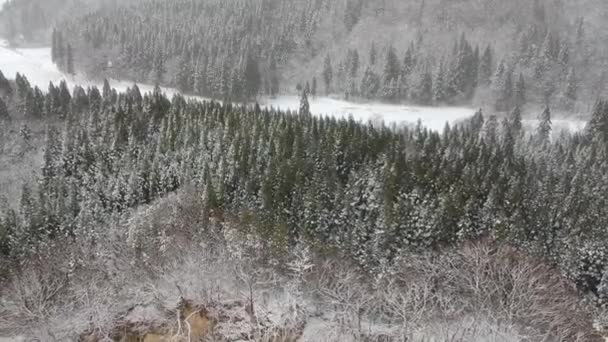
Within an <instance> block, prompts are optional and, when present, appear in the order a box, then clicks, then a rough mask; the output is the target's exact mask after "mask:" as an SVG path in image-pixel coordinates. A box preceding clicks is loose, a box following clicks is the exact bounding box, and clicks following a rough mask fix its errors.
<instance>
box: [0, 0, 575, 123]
mask: <svg viewBox="0 0 608 342" xmlns="http://www.w3.org/2000/svg"><path fill="white" fill-rule="evenodd" d="M0 1H2V0H0ZM0 71H2V73H3V74H4V75H5V76H6V77H7V78H13V77H14V76H15V74H16V73H20V74H22V75H25V76H26V77H27V79H28V80H29V81H30V83H31V84H32V85H36V86H38V87H39V88H40V89H42V90H45V89H47V88H48V85H49V82H53V83H59V82H60V81H61V80H65V81H66V82H67V83H68V85H69V86H70V87H73V86H74V85H81V86H93V85H96V86H98V87H101V85H102V82H100V81H92V80H89V79H86V78H85V77H83V76H81V75H76V76H71V75H66V74H63V73H62V72H61V71H59V70H58V69H57V67H56V66H55V65H54V64H53V62H52V61H51V51H50V48H27V49H20V48H16V49H13V48H10V47H9V46H8V43H7V42H6V41H4V40H0ZM109 81H110V85H111V86H112V87H113V88H116V89H117V90H125V89H126V88H128V87H130V86H132V85H133V83H132V82H128V81H117V80H109ZM138 87H139V88H140V89H141V90H142V91H144V92H150V91H152V90H153V86H151V85H145V84H138ZM163 91H164V92H165V93H166V94H167V95H169V96H171V95H173V94H175V93H178V91H177V90H176V89H172V88H163ZM309 101H310V110H311V113H312V114H313V115H319V116H322V115H327V116H334V117H340V118H347V117H353V118H354V119H355V120H358V121H362V122H373V123H378V122H382V121H383V122H384V123H386V124H389V125H392V124H396V125H402V124H407V125H415V124H417V123H418V122H419V121H420V122H421V123H422V125H423V126H426V127H428V128H429V129H433V130H442V129H443V128H444V127H445V124H446V123H450V124H453V123H457V122H460V121H463V120H465V119H466V118H468V117H471V116H472V115H473V114H474V113H475V111H476V110H475V109H473V108H466V107H417V106H408V105H392V104H381V103H355V102H348V101H344V100H338V99H333V98H328V97H314V98H311V99H309ZM259 103H260V105H262V106H267V107H271V106H272V107H274V108H279V109H283V110H287V109H290V110H295V111H297V110H298V109H299V106H300V99H299V97H297V96H278V97H273V98H269V97H267V98H261V99H260V100H259ZM524 124H525V125H526V126H528V127H530V128H532V127H534V126H535V125H536V120H525V122H524ZM584 126H585V122H584V121H583V120H581V119H572V120H570V119H554V120H553V128H554V132H555V133H557V132H560V131H562V130H571V131H576V130H580V129H582V128H583V127H584Z"/></svg>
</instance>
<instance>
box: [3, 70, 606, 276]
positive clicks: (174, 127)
mask: <svg viewBox="0 0 608 342" xmlns="http://www.w3.org/2000/svg"><path fill="white" fill-rule="evenodd" d="M19 77H20V78H19V80H18V82H16V83H15V85H14V87H15V93H16V94H21V95H20V96H25V95H27V94H34V93H35V89H32V88H31V86H29V83H28V82H27V80H26V79H25V78H23V77H22V76H19ZM428 78H430V75H428V76H427V79H428ZM61 89H65V85H60V86H59V87H55V86H54V85H50V86H49V93H48V94H47V95H46V96H45V97H44V106H42V107H41V109H40V110H41V113H40V117H41V118H49V119H53V120H55V121H56V120H57V119H58V118H61V117H64V118H65V120H64V121H63V122H64V123H65V124H64V125H63V128H62V129H57V128H55V129H54V128H52V127H49V129H48V130H47V138H46V146H45V149H44V157H43V163H42V170H41V173H40V179H39V180H38V182H37V183H35V184H26V185H25V186H24V189H23V191H22V198H21V201H20V205H19V211H18V213H16V215H15V214H11V212H10V210H9V208H2V210H0V212H2V213H3V214H2V220H0V249H1V250H2V252H3V253H8V254H9V256H10V259H11V260H19V259H20V258H21V257H23V256H25V255H31V254H32V253H35V251H36V248H37V246H39V245H41V244H45V243H47V242H49V241H62V242H65V243H70V241H79V242H78V243H82V241H87V242H88V243H95V239H96V236H95V234H91V232H90V231H89V230H88V229H89V227H90V226H91V225H93V224H98V223H100V224H101V223H103V224H107V222H111V221H112V219H115V218H119V217H121V215H122V214H124V213H126V212H128V211H129V210H131V209H134V208H137V207H139V206H141V205H143V204H147V203H151V202H152V201H155V200H156V199H158V198H160V197H163V196H165V195H167V194H169V193H172V192H175V191H176V190H178V189H180V188H183V187H185V186H194V187H195V188H198V189H200V196H197V197H198V198H200V199H201V202H202V203H203V204H201V208H202V209H201V212H203V213H204V214H203V215H204V216H206V218H207V219H211V218H214V219H216V220H229V219H230V217H231V216H232V215H234V216H235V217H238V216H239V214H238V213H248V214H247V215H243V220H244V221H247V222H249V223H251V224H253V225H255V227H253V228H255V229H256V231H257V232H258V233H259V234H261V235H262V236H264V237H265V238H266V239H268V242H269V246H271V248H273V249H275V250H277V251H284V250H286V249H288V248H289V247H290V246H291V245H292V244H293V243H294V242H295V241H299V240H300V239H306V240H307V241H312V242H313V243H314V244H316V245H328V246H332V247H335V248H336V249H339V250H342V251H344V252H346V253H348V254H349V255H350V256H352V257H353V258H355V259H356V260H358V262H359V263H360V264H361V265H362V266H363V267H365V268H367V269H369V270H374V269H377V268H378V267H381V265H383V264H385V263H386V262H390V261H391V260H393V259H394V258H395V257H396V256H398V255H399V254H400V253H402V252H404V251H408V250H409V251H411V250H426V249H428V248H436V247H441V246H444V245H450V244H454V243H456V242H458V241H466V240H471V239H480V238H485V237H489V238H493V239H499V240H504V241H508V242H510V243H512V244H514V245H517V246H519V247H521V248H524V249H527V250H529V251H530V252H532V253H534V254H536V255H539V256H542V257H546V258H548V259H550V260H553V261H554V262H555V263H556V264H558V265H561V266H564V267H566V266H567V265H569V263H572V262H573V260H571V259H569V258H570V257H571V256H572V255H574V256H573V257H576V255H580V254H576V253H575V252H576V251H577V250H579V249H581V248H583V246H587V245H588V243H589V242H590V241H596V242H597V244H598V246H600V247H601V248H604V247H603V246H604V243H603V242H602V241H608V240H606V237H607V236H606V232H605V230H604V229H603V227H605V226H606V225H608V215H606V212H605V210H606V208H607V206H606V201H605V198H604V196H598V195H597V194H598V191H600V192H603V191H604V189H608V183H607V182H608V178H607V177H605V176H604V175H605V173H606V170H605V168H606V166H605V163H604V162H603V160H605V159H606V149H605V142H606V140H605V139H604V138H605V136H606V134H608V130H606V127H604V126H606V125H605V124H604V123H603V122H604V121H607V120H606V117H608V115H607V114H606V113H607V111H606V108H608V107H607V106H606V105H605V102H603V101H600V102H599V103H598V105H597V106H596V109H595V111H594V116H593V118H594V119H593V120H592V121H591V122H590V124H589V139H581V136H579V135H572V136H568V135H564V136H562V137H561V138H560V139H550V132H551V113H550V111H549V109H548V108H547V109H546V110H545V111H544V112H543V113H542V115H541V117H540V121H541V122H540V125H539V129H538V131H537V132H536V134H533V135H532V136H526V135H525V134H522V130H523V129H522V125H521V112H520V109H519V108H516V109H515V110H514V111H512V112H511V114H510V115H509V117H508V119H507V120H506V121H505V123H504V125H503V128H504V129H503V130H501V129H500V126H499V124H498V120H497V118H496V117H495V116H491V117H489V118H488V119H487V120H485V119H484V117H483V115H482V113H481V111H480V112H479V113H477V114H476V115H475V116H474V118H473V119H472V120H470V122H466V123H463V124H460V125H456V126H454V127H450V126H447V127H446V129H445V130H444V132H443V133H437V132H432V131H428V130H426V129H424V128H422V127H420V126H418V127H415V128H407V127H403V128H399V129H390V128H387V127H384V126H381V125H366V124H361V123H357V122H356V121H354V120H353V119H348V120H344V119H340V120H338V119H335V118H327V117H322V118H320V117H313V116H311V115H296V114H297V113H290V112H287V113H285V112H279V111H275V110H273V109H261V108H260V107H259V106H249V107H247V106H238V105H234V104H231V103H229V102H226V103H224V104H220V103H217V102H213V101H206V102H200V101H194V100H186V99H185V98H184V97H183V96H181V95H175V96H174V97H173V98H172V99H171V100H169V99H168V98H166V96H164V95H163V94H162V92H161V91H160V88H156V89H155V91H154V92H152V93H148V94H144V95H143V96H142V94H141V93H139V90H138V89H137V88H136V87H133V88H131V89H129V90H128V91H126V92H124V93H117V92H116V91H114V90H112V89H110V88H109V86H108V87H107V89H104V90H103V96H102V95H101V93H102V92H100V91H99V90H98V89H96V88H94V87H93V88H90V89H88V90H87V91H86V92H85V91H84V90H82V89H81V90H76V91H75V92H74V94H72V95H71V94H70V93H69V92H68V93H66V94H63V95H62V92H65V91H66V90H61ZM77 93H78V94H77ZM303 94H304V95H306V96H307V95H308V94H307V93H306V92H304V93H303ZM20 96H15V97H14V99H13V101H15V102H17V103H18V101H19V99H20ZM303 98H306V97H305V96H303ZM303 104H304V105H303V112H302V114H306V113H305V111H306V110H305V102H303ZM10 105H11V107H12V105H13V103H11V104H10ZM64 110H65V111H64ZM607 122H608V121H607ZM26 133H27V132H25V133H24V137H25V136H26V135H27V134H26ZM533 142H538V144H535V143H533ZM203 220H205V219H203ZM155 234H156V233H155ZM7 241H9V242H10V243H8V244H7ZM600 247H597V248H600ZM598 265H599V266H598V267H599V268H600V270H599V271H598V272H596V273H594V274H596V276H594V278H593V279H591V280H589V282H590V283H592V284H598V283H599V281H600V279H597V278H598V276H597V274H602V272H601V271H602V270H603V269H604V268H605V266H606V265H605V263H603V262H601V263H598ZM564 269H566V270H569V269H568V268H564ZM573 272H574V271H573ZM577 274H579V273H576V272H574V273H572V276H573V277H578V276H577Z"/></svg>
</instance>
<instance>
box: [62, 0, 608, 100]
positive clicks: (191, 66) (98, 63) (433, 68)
mask: <svg viewBox="0 0 608 342" xmlns="http://www.w3.org/2000/svg"><path fill="white" fill-rule="evenodd" d="M389 4H390V1H389ZM408 4H409V5H408ZM520 5H521V6H520V7H521V8H519V7H518V5H500V6H499V5H496V4H495V5H493V6H494V7H496V13H493V14H487V15H488V18H493V16H499V15H500V14H501V13H503V12H505V13H506V12H508V11H511V12H512V11H513V8H519V9H518V11H520V12H521V13H516V12H513V13H511V12H508V13H510V14H509V15H511V16H515V17H514V20H515V21H516V22H517V25H518V29H517V30H516V31H511V30H508V31H507V32H508V35H509V36H508V37H502V38H500V40H501V41H503V42H501V43H500V44H498V45H500V47H497V46H495V45H496V44H497V42H496V39H487V40H482V39H480V38H479V37H478V36H479V35H475V36H474V38H472V37H467V36H465V35H464V34H462V35H461V36H458V33H457V32H451V33H450V35H451V36H452V37H453V38H452V43H451V44H445V40H446V39H445V37H446V34H445V33H438V32H436V31H437V30H438V29H442V26H441V25H448V24H449V25H450V26H453V25H452V24H450V23H452V22H453V21H455V20H456V19H455V16H456V15H461V16H464V15H463V14H462V13H459V12H458V11H464V10H466V9H467V8H469V7H471V8H470V10H471V12H473V9H474V5H473V4H471V3H469V2H466V1H465V2H464V4H461V5H459V6H460V7H463V8H464V9H462V8H460V7H459V6H456V5H450V6H447V7H446V6H444V5H443V2H441V3H440V4H437V3H435V2H434V1H430V4H429V5H428V6H429V7H430V10H428V9H426V7H425V6H423V7H422V8H420V9H419V10H420V12H421V13H420V15H421V16H422V15H425V13H428V12H431V13H433V11H435V12H437V11H440V12H441V13H442V14H441V15H437V16H432V18H433V21H434V22H435V21H436V23H435V26H436V27H431V28H427V29H426V30H422V29H420V28H419V29H418V30H419V31H420V32H419V33H418V34H417V35H416V37H415V39H414V40H413V41H412V42H411V43H408V42H396V41H393V42H391V43H389V44H386V45H384V44H385V43H386V40H382V42H383V45H380V44H376V43H374V42H370V41H361V39H362V38H361V37H358V36H357V34H358V33H357V32H355V31H356V30H355V29H354V28H355V27H356V26H357V25H358V23H359V22H360V21H361V20H364V19H366V20H368V21H369V20H371V18H377V16H378V12H377V11H375V10H374V9H377V8H378V6H380V4H378V3H375V2H370V3H366V2H364V1H361V0H349V1H345V2H336V1H329V0H314V1H313V0H309V1H296V0H288V1H284V0H281V1H277V0H254V1H246V2H243V1H233V0H230V1H217V0H205V1H203V0H196V1H192V0H172V1H160V0H156V1H143V2H141V3H139V4H137V5H134V6H123V7H112V8H107V9H102V10H99V11H96V12H93V13H91V14H89V15H87V16H84V17H81V18H78V19H76V20H71V21H69V22H66V23H64V24H62V25H60V26H59V31H58V32H57V33H56V34H55V35H54V37H55V36H56V35H59V36H63V37H64V39H63V40H65V41H64V42H62V44H53V46H54V47H55V49H54V50H57V52H54V55H55V54H58V55H61V54H62V53H63V54H67V51H64V50H66V49H67V47H66V46H68V45H69V46H71V47H73V49H74V54H75V55H76V56H77V57H78V58H75V59H76V61H75V63H72V64H73V65H75V67H76V68H77V69H83V70H84V71H86V72H89V73H92V74H94V75H97V76H99V75H106V76H108V75H109V76H114V77H119V78H125V77H127V78H130V79H133V80H137V81H146V82H149V83H160V84H167V85H172V86H175V87H177V88H178V89H180V90H181V91H183V92H186V93H192V94H197V95H202V96H207V97H213V98H220V99H223V98H231V99H234V100H241V99H243V100H245V99H251V98H253V97H255V96H256V95H257V94H269V95H275V94H277V93H279V92H292V91H293V89H291V86H292V85H293V84H296V83H299V84H300V85H301V86H300V87H297V91H298V92H299V91H301V90H302V89H301V88H303V86H304V84H306V83H309V84H310V83H311V82H312V78H313V77H314V78H315V79H316V78H318V79H319V80H322V81H323V85H324V86H325V87H324V92H325V93H326V94H327V93H338V94H344V95H345V96H346V97H354V98H360V99H375V100H383V101H389V102H412V103H418V104H424V105H442V104H455V103H456V104H460V103H469V102H471V101H474V102H475V101H476V102H483V103H485V104H487V103H488V102H489V101H490V102H492V103H493V105H494V107H495V109H496V110H499V111H510V110H512V109H513V108H514V107H515V106H523V105H525V104H526V103H528V102H531V103H536V104H541V105H547V104H548V105H551V106H552V107H559V108H566V109H573V108H575V105H576V103H577V101H578V100H580V99H581V98H582V97H583V95H582V94H581V93H582V90H585V92H586V96H585V97H586V98H591V97H592V98H593V99H595V98H597V95H598V94H589V92H590V91H591V90H590V88H591V84H590V82H592V80H593V79H594V78H593V77H586V78H581V75H579V73H578V72H577V71H583V73H584V74H585V75H587V76H588V70H591V69H592V68H593V67H594V66H597V65H596V64H595V63H594V62H593V61H592V60H590V56H591V53H590V52H589V51H588V50H589V43H588V42H587V40H586V36H585V27H586V26H585V25H586V24H585V21H584V19H583V18H578V19H576V22H572V23H568V24H563V23H562V21H564V18H562V17H561V16H559V15H558V14H556V13H555V11H548V10H547V9H546V5H545V3H544V1H536V2H534V3H527V2H525V3H522V4H520ZM524 5H525V6H524ZM385 6H389V5H386V4H385ZM392 6H403V7H404V8H410V7H411V8H417V7H418V5H416V6H414V4H410V3H407V4H403V5H395V4H393V5H392ZM412 6H413V7H412ZM467 6H468V7H467ZM380 7H382V6H380ZM444 7H445V8H444ZM502 7H505V8H502ZM425 9H426V10H425ZM527 9H529V11H528V10H527ZM449 11H451V12H449ZM452 12H453V13H452ZM530 13H531V14H530ZM503 14H504V13H503ZM426 15H428V14H426ZM470 15H473V14H470ZM505 15H506V14H505ZM336 17H339V18H344V20H343V22H340V20H338V21H336ZM520 17H521V18H520ZM176 18H179V20H176ZM465 18H466V16H464V17H463V18H461V19H460V20H465ZM570 19H572V18H570ZM488 20H490V19H488ZM572 20H574V19H572ZM366 25H370V24H369V23H366ZM372 25H374V24H372ZM420 25H422V24H420ZM484 25H486V26H487V25H489V24H487V23H480V27H482V28H484V27H485V26H484ZM499 25H506V24H505V23H501V22H499ZM461 26H462V25H460V26H458V27H461ZM556 27H558V28H559V30H556ZM370 29H373V27H372V28H370ZM443 29H445V30H448V28H443ZM464 29H466V28H463V30H464ZM351 31H353V32H351ZM349 35H352V37H351V38H350V40H352V41H354V42H358V43H357V44H356V47H351V46H349V44H347V43H345V41H348V39H345V38H344V37H349ZM327 37H331V39H333V40H334V42H330V41H328V39H327ZM367 39H369V38H367ZM507 40H509V41H512V42H513V43H509V44H505V43H504V41H507ZM55 41H56V40H55V39H53V42H54V43H55ZM335 44H342V45H341V46H342V47H341V48H340V49H334V48H333V47H332V45H335ZM353 45H355V44H353ZM395 45H396V46H399V47H403V46H405V47H406V48H404V49H402V50H401V51H399V50H398V48H395V47H394V46H395ZM367 48H369V52H368V51H364V50H360V49H367ZM72 59H74V58H72ZM315 61H316V62H315ZM309 62H310V63H311V64H307V63H309ZM57 63H58V64H59V65H60V66H62V67H63V68H64V69H65V70H66V71H70V70H68V69H69V68H68V66H69V63H68V61H67V60H62V59H60V60H58V61H57ZM314 63H318V64H319V65H318V67H316V66H315V65H314ZM301 67H307V68H311V69H313V70H316V71H315V72H314V73H311V72H310V71H307V72H306V73H302V72H298V69H299V68H301ZM291 69H296V74H300V75H301V74H308V75H310V78H308V79H296V80H293V79H286V74H289V75H292V74H294V70H291ZM72 71H73V70H72ZM300 71H301V70H300ZM292 77H293V76H292ZM297 77H302V76H297ZM582 80H587V81H586V84H584V86H582V85H581V84H579V83H581V82H583V81H582ZM285 83H287V85H285ZM282 84H283V86H281V85H282ZM319 93H320V92H319Z"/></svg>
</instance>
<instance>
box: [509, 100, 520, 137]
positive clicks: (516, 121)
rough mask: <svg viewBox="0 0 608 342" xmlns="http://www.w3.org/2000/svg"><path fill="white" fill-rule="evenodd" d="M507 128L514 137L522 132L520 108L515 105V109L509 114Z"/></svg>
mask: <svg viewBox="0 0 608 342" xmlns="http://www.w3.org/2000/svg"><path fill="white" fill-rule="evenodd" d="M508 123H509V130H510V133H511V134H512V135H513V137H514V138H518V137H519V136H520V135H521V134H522V133H523V124H522V119H521V109H520V107H519V106H515V109H513V110H512V111H511V113H510V114H509V119H508Z"/></svg>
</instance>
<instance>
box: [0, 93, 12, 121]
mask: <svg viewBox="0 0 608 342" xmlns="http://www.w3.org/2000/svg"><path fill="white" fill-rule="evenodd" d="M10 118H11V116H10V114H9V113H8V108H7V107H6V103H4V101H3V100H2V98H0V120H9V119H10Z"/></svg>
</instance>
